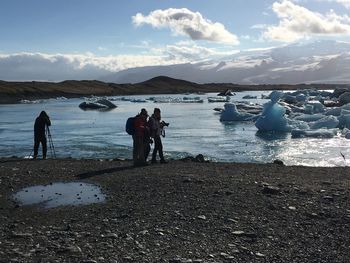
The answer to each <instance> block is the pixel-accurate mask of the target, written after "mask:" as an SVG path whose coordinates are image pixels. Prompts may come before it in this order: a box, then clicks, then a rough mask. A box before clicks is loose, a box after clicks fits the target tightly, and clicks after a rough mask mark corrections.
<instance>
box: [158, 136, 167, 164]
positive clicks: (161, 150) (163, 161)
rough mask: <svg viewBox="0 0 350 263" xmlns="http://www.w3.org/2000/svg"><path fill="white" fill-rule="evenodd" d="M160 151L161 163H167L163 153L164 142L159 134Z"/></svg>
mask: <svg viewBox="0 0 350 263" xmlns="http://www.w3.org/2000/svg"><path fill="white" fill-rule="evenodd" d="M158 152H159V157H160V162H161V163H166V161H165V159H164V155H163V144H162V139H161V138H160V136H159V142H158Z"/></svg>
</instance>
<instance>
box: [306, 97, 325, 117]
mask: <svg viewBox="0 0 350 263" xmlns="http://www.w3.org/2000/svg"><path fill="white" fill-rule="evenodd" d="M324 111H325V107H324V106H323V104H322V103H321V102H319V101H315V100H313V101H309V102H308V103H306V104H305V113H308V114H313V113H321V112H324Z"/></svg>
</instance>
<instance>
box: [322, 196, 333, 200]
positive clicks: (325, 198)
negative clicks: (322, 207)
mask: <svg viewBox="0 0 350 263" xmlns="http://www.w3.org/2000/svg"><path fill="white" fill-rule="evenodd" d="M322 199H323V200H327V201H331V202H333V201H334V197H333V196H329V195H325V196H323V197H322Z"/></svg>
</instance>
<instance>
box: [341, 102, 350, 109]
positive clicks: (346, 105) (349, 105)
mask: <svg viewBox="0 0 350 263" xmlns="http://www.w3.org/2000/svg"><path fill="white" fill-rule="evenodd" d="M341 108H342V109H343V110H350V103H348V104H345V105H343V106H341Z"/></svg>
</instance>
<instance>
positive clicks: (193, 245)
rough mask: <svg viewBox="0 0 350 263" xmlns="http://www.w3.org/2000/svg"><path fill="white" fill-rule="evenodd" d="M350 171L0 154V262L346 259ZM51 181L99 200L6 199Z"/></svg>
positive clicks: (349, 242)
mask: <svg viewBox="0 0 350 263" xmlns="http://www.w3.org/2000/svg"><path fill="white" fill-rule="evenodd" d="M349 171H350V168H349V167H337V168H317V167H316V168H315V167H300V166H283V165H279V164H237V163H201V162H193V161H180V160H176V161H170V162H169V163H168V164H154V165H150V166H145V167H137V168H136V167H133V166H132V165H131V162H130V161H119V160H74V159H57V160H45V161H43V160H36V161H33V160H23V159H16V158H12V159H11V158H3V159H0V187H1V189H0V262H91V263H92V262H173V263H175V262H350V239H349V237H350V227H349V223H350V205H349V197H350V196H349V193H350V191H349V190H350V173H349ZM55 182H87V183H94V184H97V185H99V186H101V188H102V191H103V192H104V193H105V194H106V196H107V198H106V201H105V202H103V203H98V204H91V205H85V206H60V207H56V208H50V209H45V208H43V207H42V206H38V205H29V206H19V205H18V204H17V203H15V202H14V201H13V199H12V195H13V193H14V192H16V191H18V190H20V189H21V188H23V187H27V186H34V185H47V184H50V183H55Z"/></svg>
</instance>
